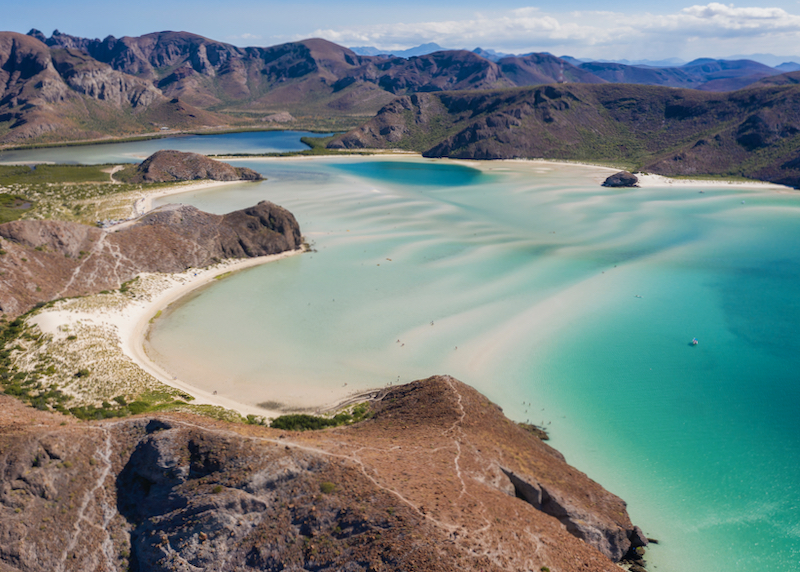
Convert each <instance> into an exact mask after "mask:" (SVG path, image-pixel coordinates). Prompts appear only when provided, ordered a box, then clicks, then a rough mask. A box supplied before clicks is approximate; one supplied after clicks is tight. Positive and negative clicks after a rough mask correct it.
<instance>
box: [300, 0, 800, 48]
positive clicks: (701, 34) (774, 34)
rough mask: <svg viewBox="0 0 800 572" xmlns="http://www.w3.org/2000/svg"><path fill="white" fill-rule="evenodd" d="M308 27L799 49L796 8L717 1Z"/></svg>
mask: <svg viewBox="0 0 800 572" xmlns="http://www.w3.org/2000/svg"><path fill="white" fill-rule="evenodd" d="M313 35H314V36H319V37H323V38H327V39H329V40H331V41H333V42H336V43H339V44H342V45H347V46H357V45H373V46H376V47H379V48H382V49H402V48H408V47H411V46H415V45H419V44H422V43H425V42H436V43H438V44H440V45H442V46H446V47H451V48H468V49H471V48H474V47H477V46H481V47H485V48H494V49H498V50H502V51H516V52H524V51H554V52H557V53H571V54H573V55H579V56H580V55H591V56H594V57H665V56H675V55H677V56H681V57H696V56H699V55H704V56H714V55H716V56H722V55H726V54H728V53H742V51H746V52H756V51H778V52H782V53H790V52H795V51H798V52H800V48H799V49H797V50H796V49H795V46H798V45H800V43H799V42H798V40H800V16H797V15H794V14H790V13H788V12H787V11H786V10H784V9H782V8H761V7H742V8H739V7H735V6H734V5H724V4H720V3H717V2H711V3H709V4H706V5H694V6H689V7H687V8H684V9H682V10H680V11H679V12H676V13H672V14H650V13H644V12H639V13H630V12H629V13H625V14H622V13H614V12H608V11H581V12H571V13H555V12H543V11H542V10H540V9H539V8H535V7H526V8H518V9H516V10H512V11H508V12H505V13H502V14H499V15H496V14H493V15H491V16H490V15H487V14H486V13H482V14H475V15H474V16H473V17H472V18H469V19H463V20H446V21H431V22H416V23H396V24H384V25H377V26H370V27H363V28H351V29H328V30H316V31H315V32H313ZM298 39H299V38H298ZM743 40H746V42H745V43H742V41H743ZM737 41H738V43H737ZM689 51H696V52H702V53H695V54H690V53H687V52H689Z"/></svg>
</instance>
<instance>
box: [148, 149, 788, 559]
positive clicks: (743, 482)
mask: <svg viewBox="0 0 800 572" xmlns="http://www.w3.org/2000/svg"><path fill="white" fill-rule="evenodd" d="M246 164H247V165H248V166H250V167H252V168H256V169H258V170H259V171H261V172H263V173H264V174H265V175H266V176H267V177H269V180H268V181H267V182H266V183H263V184H262V185H259V186H243V187H241V188H237V189H234V190H233V191H229V190H227V189H226V190H224V191H213V190H209V191H204V192H202V193H197V194H194V195H190V196H182V197H181V200H182V201H185V202H190V203H192V204H195V205H197V206H198V207H200V208H203V209H207V210H212V211H216V212H225V211H228V210H230V209H233V208H239V207H243V206H245V205H248V204H252V203H253V201H255V200H260V199H262V198H267V199H269V200H273V201H275V202H278V203H279V204H282V205H284V206H286V207H287V208H289V209H290V210H292V211H293V212H294V213H295V215H296V216H297V217H298V219H299V220H300V222H301V225H302V226H303V231H304V233H305V234H306V235H307V236H308V237H309V238H310V239H311V240H312V241H313V242H314V244H315V248H316V249H317V252H316V253H312V254H307V255H304V256H302V257H296V258H292V259H287V260H284V261H281V262H279V263H277V264H274V265H267V266H264V267H260V268H256V269H253V270H249V271H247V272H244V273H241V274H239V275H237V276H234V277H233V278H231V279H227V280H225V281H223V282H222V283H220V284H218V285H215V286H214V287H213V288H210V289H208V290H206V291H204V292H202V293H201V294H199V295H198V296H196V297H194V298H193V299H192V300H191V301H189V302H187V303H186V304H185V305H184V306H182V307H180V308H179V309H177V310H176V311H174V312H173V313H172V314H171V315H170V316H169V317H168V318H167V319H166V320H162V321H160V322H159V323H158V327H157V328H156V330H155V331H154V332H153V338H152V342H153V346H154V347H155V348H156V349H157V350H158V351H159V352H161V353H162V354H164V355H165V356H167V361H168V363H169V364H170V366H171V367H173V368H175V371H176V372H178V373H179V374H180V375H181V376H182V378H184V379H191V378H192V376H193V375H194V376H196V379H197V380H199V381H198V383H199V384H200V385H203V384H206V385H205V387H207V388H208V389H211V388H214V389H217V390H219V391H220V392H223V393H227V394H230V395H231V396H233V397H238V398H239V399H245V400H248V401H251V402H254V403H257V402H259V401H264V400H267V399H269V396H270V394H271V392H274V391H282V392H284V393H286V389H285V388H286V387H287V386H289V387H295V388H298V392H299V393H307V392H314V393H316V394H317V395H319V399H320V401H324V400H325V398H326V396H327V395H328V393H327V391H328V390H329V389H331V388H335V389H336V390H337V391H338V390H340V389H341V387H342V385H343V384H344V383H348V387H353V388H362V387H373V386H376V385H383V384H386V383H389V382H396V381H409V380H411V379H415V378H419V377H423V376H427V375H431V374H434V373H450V374H453V375H455V376H457V377H459V378H460V379H462V380H463V381H466V382H467V383H470V384H471V385H473V386H475V387H477V388H478V389H479V390H481V391H483V392H484V393H486V394H487V395H489V396H490V397H491V398H492V399H493V400H495V401H496V402H498V403H499V404H501V405H502V406H503V407H504V409H505V411H506V412H507V413H508V414H509V415H510V416H511V417H512V418H515V419H520V420H525V419H530V420H531V421H533V422H536V423H545V424H546V425H547V426H548V428H549V429H550V430H551V432H552V435H553V441H552V442H553V444H554V445H555V446H556V447H557V448H559V449H560V450H561V451H562V452H564V453H565V455H566V456H567V459H568V460H569V461H571V462H572V463H574V464H575V465H577V466H578V467H579V468H580V469H582V470H583V471H585V472H587V473H589V474H590V475H591V476H592V477H593V478H594V479H596V480H598V481H599V482H601V483H602V484H603V485H605V486H606V487H607V488H609V489H610V490H612V491H614V492H615V493H617V494H619V495H620V496H622V497H623V498H625V499H626V501H628V503H629V510H630V513H631V515H632V518H633V520H634V522H636V523H637V524H639V525H640V526H642V527H643V528H644V529H645V531H646V532H647V533H648V534H649V535H651V536H654V537H656V538H658V539H659V540H660V541H661V544H660V545H659V546H658V547H655V548H653V549H652V550H650V551H649V560H650V562H651V568H652V569H654V570H666V571H673V570H674V571H678V570H703V569H706V570H726V571H727V570H730V571H735V570H752V569H763V570H793V569H796V563H797V562H798V559H799V558H798V557H800V522H799V521H798V504H799V503H798V490H797V487H798V483H800V438H799V437H800V417H799V416H798V415H797V411H798V405H800V389H799V388H798V373H797V372H798V366H800V363H799V362H800V359H799V358H798V355H800V351H798V350H800V347H798V346H800V338H799V337H798V336H797V335H796V333H795V327H796V324H798V323H800V304H798V302H797V300H798V294H800V291H799V290H800V286H798V284H800V282H798V278H800V276H798V274H800V254H798V253H800V250H798V247H800V224H798V223H800V195H798V194H797V193H794V192H789V193H777V192H775V191H765V190H760V191H754V190H743V189H737V188H735V187H720V188H714V189H710V188H707V189H705V192H704V193H702V194H701V193H699V192H698V189H696V188H690V187H679V188H653V189H637V190H625V191H618V190H616V191H612V190H607V189H603V188H601V187H599V186H598V185H597V180H598V179H600V178H602V175H603V173H602V172H600V171H598V170H596V169H592V168H583V167H559V168H557V169H553V170H549V171H548V170H545V169H544V166H542V168H541V169H539V171H540V172H535V170H532V168H531V166H530V165H523V166H515V165H513V164H512V165H510V166H509V165H507V164H489V165H484V166H483V168H482V169H475V168H471V167H470V166H466V165H460V164H448V163H442V162H436V161H425V160H412V161H403V162H399V163H398V162H389V161H385V160H380V159H376V160H364V159H349V160H345V159H336V160H321V161H316V162H313V163H311V162H298V161H295V162H290V161H286V162H280V161H270V162H257V161H252V162H247V163H246ZM742 201H745V203H744V204H742ZM637 295H638V296H641V297H640V298H639V297H637ZM242 301H246V303H242ZM431 321H434V325H433V326H431V325H430V322H431ZM695 336H696V337H698V338H699V340H700V344H699V345H698V346H696V347H692V346H691V345H690V343H689V342H690V340H691V339H692V338H693V337H695ZM397 340H400V343H402V344H404V345H402V346H400V345H399V344H398V342H397ZM456 347H458V349H455V348H456ZM208 355H212V356H214V357H213V360H209V361H213V363H209V361H206V360H198V359H197V356H208ZM200 364H202V365H200ZM201 370H202V371H201ZM523 402H524V403H525V404H527V403H531V404H532V405H530V406H528V405H523Z"/></svg>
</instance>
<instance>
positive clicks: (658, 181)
mask: <svg viewBox="0 0 800 572" xmlns="http://www.w3.org/2000/svg"><path fill="white" fill-rule="evenodd" d="M361 151H362V152H363V153H366V154H352V153H342V154H341V155H336V154H330V155H316V156H311V155H293V156H288V157H279V156H266V155H251V156H235V155H216V156H214V158H215V159H217V160H220V161H228V162H232V161H318V160H320V159H322V160H325V159H375V158H380V159H423V160H426V161H441V162H448V163H457V164H462V165H467V166H469V167H474V168H476V169H480V170H482V171H484V170H491V168H492V165H502V164H505V163H511V164H514V165H530V166H531V167H536V168H541V167H542V166H553V167H585V168H590V169H602V170H603V171H608V173H609V175H613V174H614V173H618V172H620V171H624V170H625V169H623V168H621V167H609V166H607V165H599V164H596V163H587V162H583V161H559V160H556V159H457V158H456V159H454V158H450V157H423V156H422V154H421V153H416V152H412V151H399V150H394V149H393V150H384V149H363V150H361ZM633 174H634V175H636V177H637V178H638V179H639V184H638V185H639V187H638V188H642V189H649V188H656V187H726V186H731V187H736V188H742V189H765V190H778V191H780V190H783V191H786V190H792V191H793V190H795V189H794V188H793V187H789V186H786V185H780V184H778V183H770V182H768V181H756V180H752V181H749V180H733V179H724V178H720V179H683V178H681V179H678V178H674V177H668V176H666V175H656V174H653V173H646V174H645V173H641V172H636V173H633ZM239 182H242V181H239ZM600 183H602V180H600ZM633 188H636V187H633ZM622 189H624V187H623V188H619V189H617V190H622ZM167 194H169V193H167Z"/></svg>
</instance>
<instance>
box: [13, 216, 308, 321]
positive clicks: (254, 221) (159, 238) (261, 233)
mask: <svg viewBox="0 0 800 572" xmlns="http://www.w3.org/2000/svg"><path fill="white" fill-rule="evenodd" d="M301 241H302V238H301V236H300V228H299V226H298V224H297V221H296V220H295V218H294V216H292V214H291V213H290V212H289V211H287V210H285V209H283V208H281V207H279V206H277V205H274V204H272V203H269V202H267V201H262V202H260V203H259V204H258V205H256V206H254V207H250V208H247V209H244V210H240V211H235V212H232V213H228V214H226V215H214V214H209V213H204V212H202V211H199V210H197V209H196V208H194V207H190V206H187V205H167V206H164V207H162V208H160V209H157V210H155V211H152V212H150V213H148V214H146V215H144V216H143V217H141V218H140V219H138V220H137V221H136V222H135V223H133V224H132V225H130V226H127V227H125V228H122V229H121V230H118V229H115V228H114V227H111V228H110V229H107V230H102V229H99V228H95V227H89V226H86V225H81V224H77V223H70V222H61V221H48V220H43V221H27V220H26V221H14V222H9V223H5V224H2V225H0V245H2V248H3V250H4V251H5V254H4V255H3V256H0V285H1V286H2V288H0V315H2V316H9V317H14V316H17V315H19V314H22V313H24V312H26V311H28V310H30V309H31V308H32V307H33V306H34V305H35V304H37V303H40V302H47V301H49V300H54V299H58V298H63V297H67V296H83V295H86V294H94V293H97V292H100V291H102V290H113V289H115V288H119V286H120V284H121V283H122V282H125V281H127V280H130V279H132V278H133V277H135V276H136V275H138V274H139V273H141V272H182V271H184V270H186V269H188V268H192V267H194V268H199V267H203V266H208V265H210V264H213V263H214V262H215V261H217V260H219V259H223V258H246V257H253V256H263V255H266V254H277V253H279V252H284V251H286V250H294V249H297V248H300V246H301Z"/></svg>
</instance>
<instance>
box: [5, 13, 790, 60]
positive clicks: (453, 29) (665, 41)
mask: <svg viewBox="0 0 800 572" xmlns="http://www.w3.org/2000/svg"><path fill="white" fill-rule="evenodd" d="M744 2H745V3H743V4H722V3H718V2H698V3H693V2H692V1H691V0H689V1H677V0H663V1H661V2H655V1H652V0H642V1H640V2H632V1H630V0H628V1H623V0H610V1H606V2H597V1H590V0H563V1H558V2H556V1H553V0H548V1H547V2H538V3H532V2H524V1H510V0H496V1H493V2H492V3H491V7H489V5H490V3H488V2H486V1H485V0H481V1H478V0H458V1H454V0H439V1H437V2H431V1H430V0H427V1H423V0H406V1H404V2H386V3H383V2H379V1H372V2H367V1H364V0H338V1H308V0H296V1H293V2H285V1H284V2H277V1H274V0H259V1H256V0H227V1H224V2H220V1H218V0H217V1H214V2H212V1H210V0H193V1H188V0H170V1H164V0H136V1H135V2H129V1H126V2H121V1H119V0H104V1H98V0H84V1H81V2H74V3H73V2H65V1H64V0H28V1H27V2H25V3H22V2H20V3H15V5H14V8H13V9H12V10H4V11H3V18H2V24H1V25H0V26H2V28H3V29H4V30H9V31H15V32H22V33H25V32H27V31H28V30H29V29H31V28H37V29H40V30H42V31H43V32H44V33H45V34H46V35H50V33H51V32H52V31H53V30H54V29H56V28H58V29H59V30H60V31H62V32H64V33H68V34H73V35H77V36H85V37H93V38H94V37H99V38H103V37H105V36H107V35H114V36H117V37H120V36H125V35H130V36H138V35H142V34H146V33H148V32H156V31H161V30H184V31H189V32H194V33H197V34H201V35H203V36H207V37H209V38H213V39H215V40H220V41H224V42H229V43H233V44H237V45H240V46H269V45H274V44H278V43H283V42H287V41H292V40H298V39H303V38H309V37H324V38H327V39H329V40H332V41H334V42H336V43H339V44H342V45H345V46H377V47H379V48H382V49H402V48H408V47H412V46H416V45H419V44H421V43H425V42H436V43H438V44H440V45H442V46H444V47H448V48H467V49H472V48H475V47H478V46H480V47H483V48H492V49H495V50H498V51H504V52H512V53H526V52H531V51H549V52H552V53H554V54H556V55H571V56H575V57H585V58H608V59H621V58H627V59H661V58H667V57H679V58H683V59H685V60H691V59H694V58H697V57H726V56H731V55H735V54H754V53H772V54H776V55H786V56H789V55H792V56H800V0H791V1H789V0H744Z"/></svg>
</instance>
